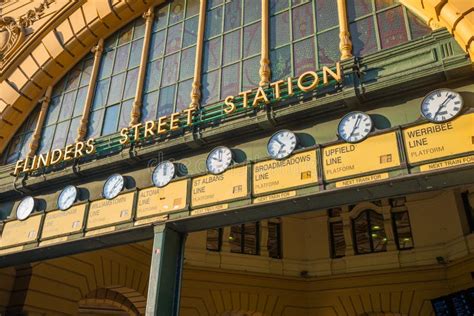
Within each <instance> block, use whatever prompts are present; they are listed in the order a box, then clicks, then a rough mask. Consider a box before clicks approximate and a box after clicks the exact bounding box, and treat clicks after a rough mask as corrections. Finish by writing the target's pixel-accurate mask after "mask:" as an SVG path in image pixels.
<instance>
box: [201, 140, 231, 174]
mask: <svg viewBox="0 0 474 316" xmlns="http://www.w3.org/2000/svg"><path fill="white" fill-rule="evenodd" d="M231 163H232V151H231V150H230V149H229V148H227V147H224V146H221V147H217V148H214V149H213V150H212V151H211V153H210V154H209V156H207V160H206V166H207V170H208V171H209V172H210V173H212V174H219V173H222V172H224V171H225V170H226V169H227V168H229V166H230V165H231Z"/></svg>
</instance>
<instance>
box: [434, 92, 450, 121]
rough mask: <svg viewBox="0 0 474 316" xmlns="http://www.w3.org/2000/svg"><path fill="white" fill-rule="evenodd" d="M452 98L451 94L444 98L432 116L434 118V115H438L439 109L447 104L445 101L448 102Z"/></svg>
mask: <svg viewBox="0 0 474 316" xmlns="http://www.w3.org/2000/svg"><path fill="white" fill-rule="evenodd" d="M452 98H453V95H452V94H450V95H449V96H448V97H447V98H446V100H444V101H443V103H441V105H440V106H439V108H438V110H437V111H436V113H435V114H434V116H433V118H435V117H436V116H438V114H439V112H440V111H441V109H442V108H443V107H445V106H446V105H447V104H448V103H447V102H449V100H451V99H452Z"/></svg>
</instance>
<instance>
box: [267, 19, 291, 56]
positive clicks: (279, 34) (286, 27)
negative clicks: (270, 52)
mask: <svg viewBox="0 0 474 316" xmlns="http://www.w3.org/2000/svg"><path fill="white" fill-rule="evenodd" d="M269 32H270V49H273V48H275V47H278V46H281V45H284V44H287V43H289V42H290V22H289V17H288V11H287V12H284V13H282V14H279V15H277V16H274V17H271V18H270V31H269Z"/></svg>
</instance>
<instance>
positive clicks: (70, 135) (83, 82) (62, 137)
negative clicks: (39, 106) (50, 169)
mask: <svg viewBox="0 0 474 316" xmlns="http://www.w3.org/2000/svg"><path fill="white" fill-rule="evenodd" d="M92 63H93V58H92V54H88V55H87V56H86V57H85V58H84V59H83V60H81V61H80V62H79V63H78V64H77V65H76V66H74V68H73V69H72V70H70V71H69V72H68V73H67V74H66V75H65V76H64V77H63V78H62V79H61V81H59V83H57V84H56V85H55V86H54V89H53V92H52V95H51V101H50V103H49V106H48V112H47V114H46V118H45V121H44V124H43V128H42V134H41V142H40V145H39V148H38V152H39V153H40V154H42V153H45V152H48V151H50V150H53V149H59V148H64V146H65V145H67V144H72V143H74V141H75V139H76V136H77V130H78V128H79V123H80V121H81V117H82V113H83V109H84V105H85V102H86V96H87V89H88V87H89V82H90V77H91V71H92Z"/></svg>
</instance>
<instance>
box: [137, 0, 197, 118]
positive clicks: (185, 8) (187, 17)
mask: <svg viewBox="0 0 474 316" xmlns="http://www.w3.org/2000/svg"><path fill="white" fill-rule="evenodd" d="M198 13H199V0H180V1H173V2H171V3H169V4H167V5H164V6H161V7H160V9H156V10H155V20H154V22H153V33H152V35H151V45H150V46H151V47H150V51H149V55H148V57H149V58H148V64H147V67H146V76H145V85H144V90H143V94H144V95H143V105H142V113H141V120H142V121H146V120H150V119H156V118H158V117H159V116H161V115H165V114H166V113H172V112H173V111H175V110H176V109H177V108H178V107H181V106H182V104H181V103H180V104H178V103H179V102H184V101H182V100H181V99H180V100H178V99H177V98H178V97H179V96H181V95H185V94H187V95H189V94H190V93H191V90H189V91H183V92H181V91H179V93H176V87H177V86H179V87H182V88H183V89H187V88H188V87H189V85H187V84H186V83H183V84H181V83H182V82H184V81H187V80H189V79H190V78H191V77H192V76H193V74H194V62H195V56H196V40H197V29H198V21H199V20H198V16H197V14H198ZM186 102H188V101H186Z"/></svg>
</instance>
